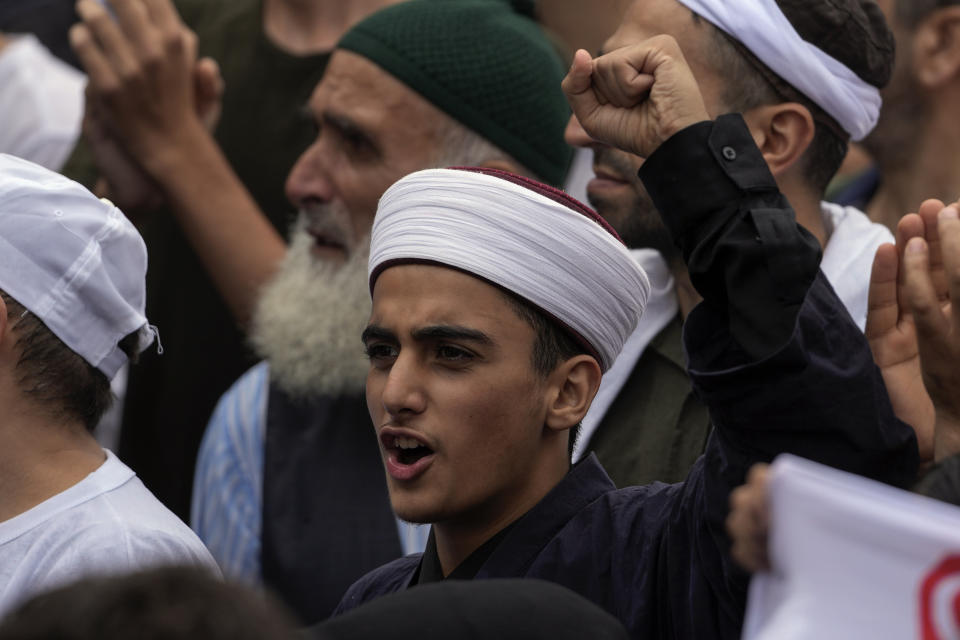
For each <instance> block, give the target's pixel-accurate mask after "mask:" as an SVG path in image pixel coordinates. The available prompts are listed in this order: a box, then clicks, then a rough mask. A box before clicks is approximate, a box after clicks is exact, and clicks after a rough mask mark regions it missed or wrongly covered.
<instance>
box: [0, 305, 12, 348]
mask: <svg viewBox="0 0 960 640" xmlns="http://www.w3.org/2000/svg"><path fill="white" fill-rule="evenodd" d="M11 329H12V324H11V322H10V318H9V317H8V309H7V303H6V302H4V301H3V297H2V296H0V353H4V352H7V351H9V350H10V349H11V347H13V345H14V344H16V336H14V335H12V334H11V332H10V330H11Z"/></svg>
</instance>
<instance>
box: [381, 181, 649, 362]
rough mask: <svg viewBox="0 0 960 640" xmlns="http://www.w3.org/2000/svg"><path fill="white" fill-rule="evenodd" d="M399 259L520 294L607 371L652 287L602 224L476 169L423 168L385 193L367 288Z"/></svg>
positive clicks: (638, 317)
mask: <svg viewBox="0 0 960 640" xmlns="http://www.w3.org/2000/svg"><path fill="white" fill-rule="evenodd" d="M571 200H572V199H571ZM581 206H582V205H581ZM394 261H401V262H403V261H428V262H437V263H441V264H444V265H449V266H451V267H455V268H457V269H461V270H463V271H466V272H469V273H472V274H475V275H477V276H479V277H480V278H483V279H485V280H487V281H489V282H492V283H495V284H497V285H499V286H501V287H503V288H504V289H507V290H508V291H511V292H513V293H515V294H516V295H518V296H519V297H521V298H523V299H525V300H528V301H529V302H531V303H532V304H534V305H535V306H537V307H539V308H540V309H542V310H543V311H545V312H546V313H548V314H549V315H551V316H553V317H554V318H555V319H557V320H559V321H560V322H562V323H563V324H564V325H566V327H567V328H569V329H570V330H572V331H574V332H576V333H577V334H578V335H579V336H580V337H581V338H582V339H583V340H585V341H586V342H587V343H588V344H589V345H590V346H592V347H593V349H594V350H595V351H596V352H597V355H599V356H600V366H601V368H602V369H603V370H604V371H606V370H607V369H609V368H610V366H611V365H612V364H613V361H614V360H615V359H616V357H617V354H618V353H619V352H620V349H621V348H622V347H623V343H624V342H625V341H626V339H627V337H628V336H629V335H630V334H631V333H632V332H633V329H634V327H635V326H636V324H637V321H638V320H639V319H640V314H641V313H642V312H643V308H644V306H645V305H646V302H647V298H648V296H649V295H650V283H649V282H648V280H647V275H646V274H645V273H644V272H643V269H641V268H640V266H639V265H638V264H637V263H636V262H635V261H634V260H633V259H632V258H631V257H630V253H629V252H628V251H627V249H626V247H624V246H623V243H621V242H620V241H619V240H617V238H616V237H614V236H613V235H612V234H611V233H610V232H609V231H607V230H606V229H604V228H603V227H602V226H600V224H599V223H598V222H596V221H594V220H591V219H589V218H588V217H587V216H586V215H585V214H583V213H580V212H578V211H574V210H573V209H571V208H569V207H568V206H565V205H563V204H560V203H559V202H556V201H554V200H552V199H550V198H548V197H546V196H545V195H541V194H540V193H537V192H535V191H534V190H532V189H530V188H527V187H525V186H521V185H519V184H515V183H514V182H510V181H508V180H505V179H502V178H498V177H494V176H492V175H485V174H482V173H476V172H472V171H463V170H455V169H431V170H427V171H419V172H417V173H414V174H411V175H409V176H407V177H405V178H403V179H402V180H400V181H399V182H397V183H396V184H394V185H393V186H392V187H390V188H389V189H388V190H387V191H386V193H384V194H383V197H382V198H380V205H379V207H378V209H377V217H376V219H375V220H374V222H373V231H372V234H371V238H370V264H369V274H370V276H371V281H370V284H371V286H372V285H373V283H374V281H375V278H376V276H377V275H378V273H379V271H380V269H381V267H382V266H389V264H388V263H391V262H394Z"/></svg>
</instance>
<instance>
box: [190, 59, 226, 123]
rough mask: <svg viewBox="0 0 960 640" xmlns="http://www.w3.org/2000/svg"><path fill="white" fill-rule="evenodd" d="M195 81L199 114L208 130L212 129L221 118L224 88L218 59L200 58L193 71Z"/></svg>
mask: <svg viewBox="0 0 960 640" xmlns="http://www.w3.org/2000/svg"><path fill="white" fill-rule="evenodd" d="M193 81H194V95H195V98H196V110H197V116H198V117H199V118H200V119H201V120H202V121H203V123H204V125H205V126H206V127H207V128H208V130H212V129H213V128H214V126H215V124H216V121H217V120H218V119H219V115H220V100H221V98H222V97H223V88H224V83H223V76H222V75H220V66H219V65H218V64H217V61H216V60H214V59H213V58H202V59H200V60H198V61H197V64H196V66H195V67H194V71H193Z"/></svg>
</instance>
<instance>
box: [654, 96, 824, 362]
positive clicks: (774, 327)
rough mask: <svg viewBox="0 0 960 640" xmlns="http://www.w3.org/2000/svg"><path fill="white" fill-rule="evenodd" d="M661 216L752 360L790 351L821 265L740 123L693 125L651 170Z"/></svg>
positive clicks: (695, 278) (724, 120)
mask: <svg viewBox="0 0 960 640" xmlns="http://www.w3.org/2000/svg"><path fill="white" fill-rule="evenodd" d="M639 175H640V179H641V180H642V181H643V183H644V186H646V188H647V191H648V192H649V193H650V196H651V198H652V199H653V202H654V204H655V205H656V206H657V208H658V210H659V211H660V212H661V216H662V218H663V221H664V223H665V224H666V225H667V227H668V228H669V230H670V232H671V235H672V236H673V238H674V241H675V242H676V243H677V245H678V246H679V248H680V251H681V254H682V256H683V259H684V262H685V263H686V264H687V268H688V270H689V271H690V279H691V281H692V282H693V285H694V287H696V289H697V291H698V292H699V293H700V295H702V296H703V298H704V302H705V304H707V305H709V306H710V307H712V308H713V309H714V310H715V311H716V312H718V313H719V315H721V316H722V317H723V318H724V320H725V324H726V325H727V327H728V328H729V332H730V335H731V336H732V337H733V339H734V340H735V341H736V342H737V344H739V346H740V347H741V348H743V349H744V350H745V351H746V352H747V354H749V356H751V357H752V358H753V359H760V358H762V357H764V356H766V355H768V354H770V353H772V352H773V351H775V350H776V349H777V348H779V347H780V346H782V345H783V344H784V343H785V342H786V341H787V340H788V339H789V338H790V336H791V334H792V333H793V328H794V325H795V324H796V316H797V313H798V311H799V309H800V304H801V303H802V302H803V299H804V297H805V296H806V293H807V290H808V289H809V288H810V285H811V283H812V282H813V279H814V277H815V276H816V275H817V270H818V268H819V264H820V245H819V244H818V243H817V240H816V238H814V237H813V236H812V235H811V234H810V233H809V232H808V231H807V230H805V229H804V228H803V227H801V226H800V225H798V224H797V221H796V216H795V215H794V212H793V209H791V208H790V204H789V203H788V202H787V200H786V198H785V197H784V196H783V195H782V194H781V193H780V191H779V189H778V188H777V183H776V182H775V181H774V179H773V176H772V175H771V174H770V171H769V169H768V168H767V165H766V162H765V161H764V159H763V156H762V155H761V154H760V150H759V149H757V147H756V145H755V144H754V142H753V138H752V137H751V135H750V131H749V130H748V129H747V126H746V124H745V123H744V121H743V118H742V117H741V116H740V115H739V114H734V115H727V116H721V117H720V118H718V119H717V120H716V121H706V122H701V123H699V124H696V125H693V126H692V127H689V128H687V129H684V130H683V131H681V132H679V133H677V134H676V135H675V136H673V137H672V138H670V139H669V140H668V141H667V142H665V143H664V144H663V145H662V146H661V147H660V148H659V149H658V150H657V151H656V152H655V153H654V154H653V155H651V156H650V158H649V159H647V161H646V162H645V163H644V165H643V167H642V168H641V169H640V172H639Z"/></svg>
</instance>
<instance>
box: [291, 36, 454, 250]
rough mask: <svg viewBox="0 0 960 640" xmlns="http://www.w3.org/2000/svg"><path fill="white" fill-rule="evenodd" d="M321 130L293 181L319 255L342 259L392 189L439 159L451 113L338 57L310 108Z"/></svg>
mask: <svg viewBox="0 0 960 640" xmlns="http://www.w3.org/2000/svg"><path fill="white" fill-rule="evenodd" d="M309 108H310V111H311V113H312V115H313V118H314V120H315V121H316V123H317V126H318V129H319V132H318V135H317V139H316V141H315V142H314V143H313V145H312V146H310V148H308V149H307V150H306V151H305V152H304V153H303V155H302V156H300V159H299V160H297V163H296V165H294V167H293V170H292V171H291V172H290V176H289V177H288V178H287V197H288V198H289V199H290V201H291V202H292V203H293V204H295V205H297V206H298V207H299V209H300V215H301V216H302V217H304V218H305V222H306V227H307V231H308V232H309V233H310V234H311V235H312V236H313V238H314V240H315V243H314V246H313V253H314V255H315V256H316V257H318V258H320V259H324V260H331V261H334V262H342V261H343V260H344V259H345V257H346V256H347V255H348V254H349V253H350V252H352V251H353V249H354V248H355V247H356V245H357V243H358V242H360V241H361V239H362V238H364V237H365V236H366V235H367V234H368V233H369V231H370V226H371V225H372V223H373V217H374V214H375V213H376V210H377V201H378V200H379V198H380V196H381V195H382V194H383V192H384V191H386V190H387V187H389V186H390V185H391V184H393V183H394V182H396V181H397V180H399V179H400V178H402V177H403V176H405V175H407V174H409V173H412V172H414V171H417V170H420V169H425V168H428V167H430V166H432V164H433V163H434V162H435V161H436V158H437V157H439V151H440V143H441V141H440V135H439V133H438V131H439V127H438V123H443V122H449V121H450V119H449V117H448V116H446V114H444V113H442V112H441V111H439V110H438V109H437V108H436V107H434V106H433V105H431V104H430V103H428V102H427V101H426V100H424V99H423V98H422V97H421V96H420V95H419V94H417V93H415V92H414V91H412V90H411V89H409V88H408V87H407V86H406V85H404V84H402V83H401V82H399V81H398V80H397V79H396V78H394V77H393V76H391V75H390V74H388V73H387V72H385V71H384V70H383V69H381V68H380V67H378V66H377V65H375V64H373V63H372V62H370V61H369V60H367V59H366V58H364V57H362V56H359V55H357V54H354V53H351V52H349V51H342V50H337V51H335V52H334V54H333V56H332V57H331V59H330V63H329V65H328V66H327V70H326V73H325V75H324V77H323V81H322V82H321V83H320V84H319V85H317V88H316V90H315V91H314V92H313V96H312V97H311V98H310V103H309Z"/></svg>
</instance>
